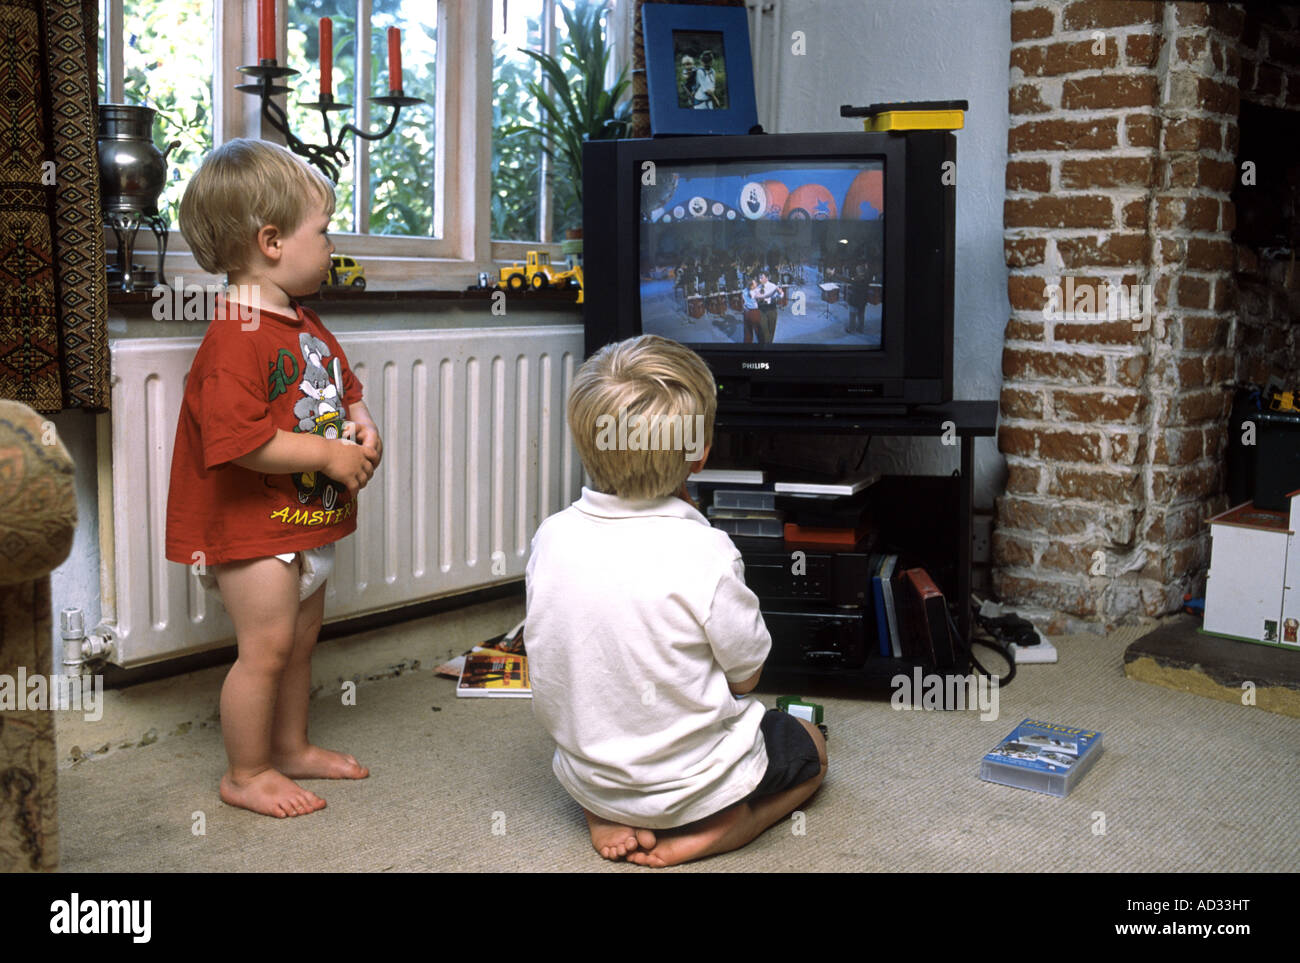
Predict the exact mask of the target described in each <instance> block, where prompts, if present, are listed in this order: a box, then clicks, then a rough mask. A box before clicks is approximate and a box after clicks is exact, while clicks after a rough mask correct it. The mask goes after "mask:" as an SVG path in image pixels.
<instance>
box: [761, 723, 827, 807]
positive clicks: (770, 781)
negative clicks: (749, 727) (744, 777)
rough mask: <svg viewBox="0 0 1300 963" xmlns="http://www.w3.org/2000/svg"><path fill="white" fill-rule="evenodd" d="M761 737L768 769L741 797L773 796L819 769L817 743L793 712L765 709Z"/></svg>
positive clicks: (810, 776) (797, 783)
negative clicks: (748, 791) (756, 783)
mask: <svg viewBox="0 0 1300 963" xmlns="http://www.w3.org/2000/svg"><path fill="white" fill-rule="evenodd" d="M761 730H762V733H763V741H764V742H765V743H766V744H767V772H765V773H763V778H762V780H760V782H759V784H758V786H757V787H756V788H755V789H754V791H753V792H752V793H750V794H749V795H748V796H746V797H745V799H744V801H745V802H748V801H749V800H751V799H756V798H758V797H759V796H773V795H775V794H776V793H779V792H784V791H785V790H787V789H790V788H791V787H793V786H798V785H799V784H800V783H805V782H807V781H808V780H809V779H811V778H812V777H813V776H815V775H817V773H819V772H820V771H821V768H822V762H821V758H820V757H819V756H818V755H817V745H816V743H814V742H813V739H812V736H811V735H810V734H809V733H808V730H807V729H805V728H804V727H803V723H801V722H800V721H799V720H798V719H796V718H795V717H794V716H792V715H790V714H788V713H785V712H781V711H780V710H778V709H768V710H767V715H765V716H763V722H762V723H761Z"/></svg>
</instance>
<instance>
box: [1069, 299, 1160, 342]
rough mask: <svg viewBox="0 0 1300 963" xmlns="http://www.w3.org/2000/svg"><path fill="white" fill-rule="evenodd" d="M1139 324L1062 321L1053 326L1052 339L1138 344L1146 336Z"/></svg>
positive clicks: (1135, 322) (1127, 322)
mask: <svg viewBox="0 0 1300 963" xmlns="http://www.w3.org/2000/svg"><path fill="white" fill-rule="evenodd" d="M1102 310H1105V306H1103V307H1102ZM1137 326H1138V322H1137V321H1090V322H1082V323H1078V324H1067V323H1064V322H1062V323H1058V324H1056V326H1055V327H1053V328H1052V340H1054V341H1056V342H1059V343H1062V344H1137V343H1138V342H1140V341H1142V340H1143V337H1144V334H1143V332H1141V331H1138V330H1137Z"/></svg>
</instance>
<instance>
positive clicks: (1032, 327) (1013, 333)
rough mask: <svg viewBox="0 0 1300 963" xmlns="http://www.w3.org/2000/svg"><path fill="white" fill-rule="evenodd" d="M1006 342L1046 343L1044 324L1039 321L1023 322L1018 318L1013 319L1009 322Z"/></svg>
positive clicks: (1005, 337) (1005, 334)
mask: <svg viewBox="0 0 1300 963" xmlns="http://www.w3.org/2000/svg"><path fill="white" fill-rule="evenodd" d="M1003 338H1004V340H1006V341H1044V340H1046V335H1044V333H1043V322H1042V321H1041V320H1039V321H1022V320H1020V319H1018V318H1012V319H1011V320H1010V321H1008V322H1007V329H1006V331H1005V332H1004V334H1003Z"/></svg>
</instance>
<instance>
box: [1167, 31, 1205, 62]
mask: <svg viewBox="0 0 1300 963" xmlns="http://www.w3.org/2000/svg"><path fill="white" fill-rule="evenodd" d="M1209 49H1210V40H1209V38H1208V37H1206V36H1205V35H1204V34H1185V35H1183V36H1181V37H1179V38H1178V40H1177V41H1176V43H1175V44H1174V50H1175V51H1176V52H1177V54H1178V59H1179V60H1184V61H1187V62H1189V63H1190V62H1193V61H1195V60H1198V59H1200V58H1201V57H1204V56H1205V54H1206V52H1207V51H1208V50H1209Z"/></svg>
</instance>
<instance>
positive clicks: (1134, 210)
mask: <svg viewBox="0 0 1300 963" xmlns="http://www.w3.org/2000/svg"><path fill="white" fill-rule="evenodd" d="M1120 223H1121V224H1122V225H1123V226H1124V227H1146V223H1147V201H1146V199H1145V198H1139V199H1138V200H1136V201H1129V202H1128V203H1127V204H1125V205H1124V207H1123V209H1122V210H1121V211H1120Z"/></svg>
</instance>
